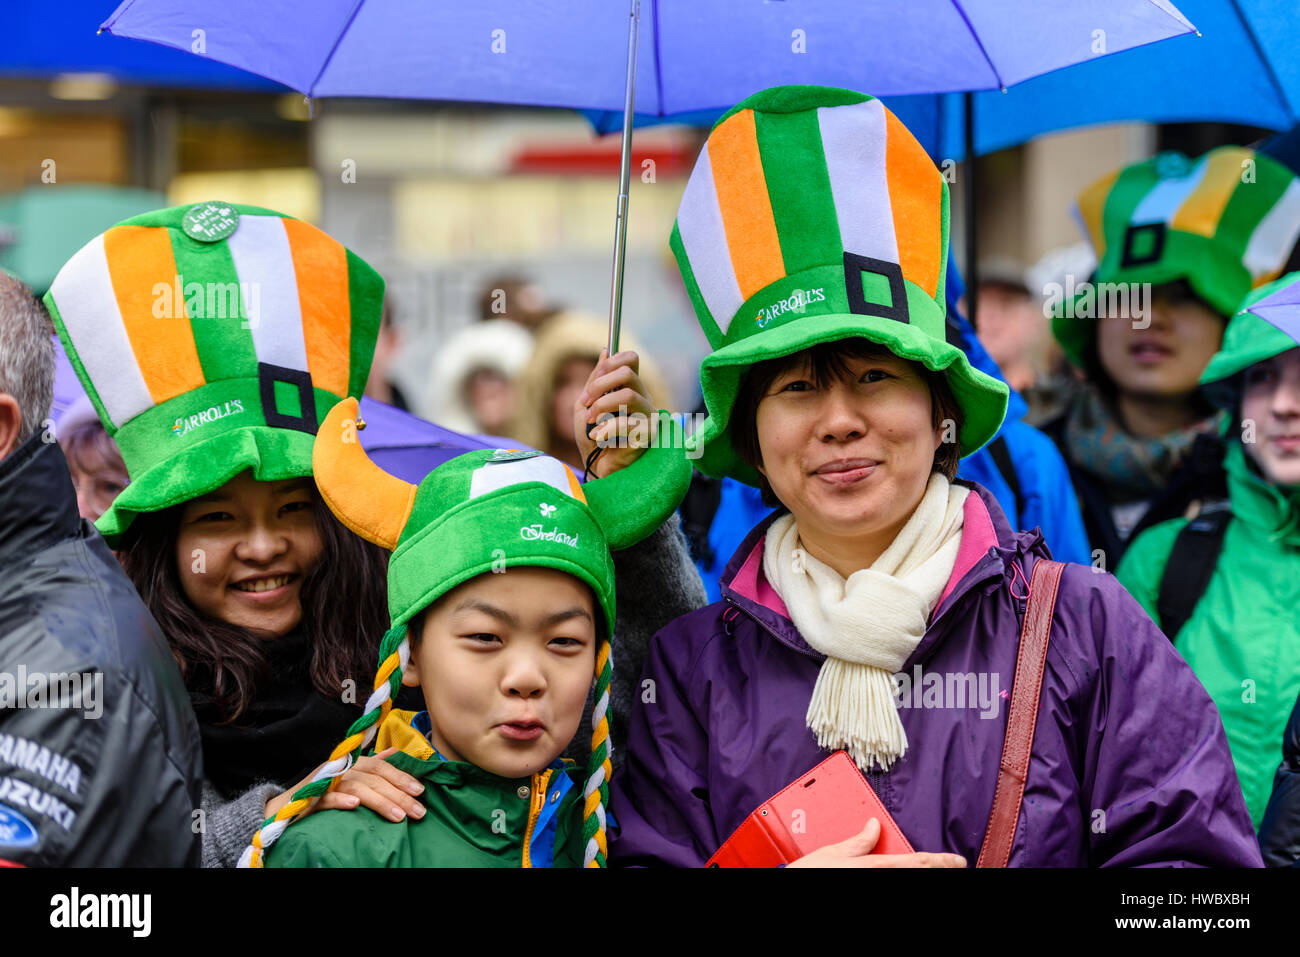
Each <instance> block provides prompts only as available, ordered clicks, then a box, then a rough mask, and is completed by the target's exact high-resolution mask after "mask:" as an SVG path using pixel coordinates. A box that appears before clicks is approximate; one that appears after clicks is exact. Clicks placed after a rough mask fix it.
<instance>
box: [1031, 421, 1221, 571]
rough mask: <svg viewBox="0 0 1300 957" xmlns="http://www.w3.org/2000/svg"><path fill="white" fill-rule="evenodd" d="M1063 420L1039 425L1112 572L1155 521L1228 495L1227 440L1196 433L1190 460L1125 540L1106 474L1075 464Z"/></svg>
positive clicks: (1086, 527)
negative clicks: (1113, 509) (1054, 449)
mask: <svg viewBox="0 0 1300 957" xmlns="http://www.w3.org/2000/svg"><path fill="white" fill-rule="evenodd" d="M1065 419H1066V414H1064V413H1063V414H1062V415H1060V416H1057V417H1056V418H1055V419H1053V420H1051V421H1050V422H1046V423H1044V424H1043V425H1042V426H1040V428H1041V429H1042V430H1043V432H1045V433H1046V434H1047V435H1048V436H1049V437H1050V438H1051V440H1052V441H1053V442H1055V443H1056V447H1057V448H1058V449H1060V450H1061V456H1062V457H1063V458H1064V459H1065V464H1066V466H1068V467H1069V470H1070V480H1071V481H1072V482H1073V483H1074V493H1075V495H1076V496H1077V497H1078V499H1079V510H1080V511H1081V512H1082V513H1083V527H1084V530H1085V531H1086V532H1087V533H1088V542H1089V544H1090V545H1091V546H1092V548H1093V550H1094V552H1095V551H1096V550H1097V549H1101V550H1102V553H1103V555H1104V556H1105V561H1106V565H1105V567H1106V568H1107V569H1109V570H1110V571H1112V572H1113V571H1114V570H1115V569H1116V568H1118V567H1119V560H1120V559H1121V558H1122V557H1123V556H1124V550H1125V549H1126V548H1128V545H1129V542H1131V541H1133V540H1134V539H1135V538H1137V537H1138V535H1140V534H1141V533H1142V532H1144V531H1146V530H1147V529H1148V528H1150V527H1151V526H1152V525H1157V524H1159V523H1160V522H1165V521H1168V520H1169V519H1171V518H1182V517H1183V516H1184V515H1185V514H1187V509H1188V507H1189V506H1190V505H1191V504H1192V503H1193V502H1196V501H1201V502H1210V501H1219V500H1223V499H1226V498H1227V497H1228V481H1227V477H1226V476H1225V474H1224V471H1223V453H1224V444H1223V439H1221V438H1219V437H1218V436H1217V435H1211V434H1209V433H1205V434H1202V435H1198V436H1197V437H1196V441H1195V442H1193V443H1192V448H1191V451H1190V452H1189V453H1188V455H1187V458H1186V459H1185V460H1184V461H1183V463H1182V464H1181V465H1180V466H1179V467H1178V468H1177V469H1176V470H1175V471H1174V474H1173V475H1171V476H1170V478H1169V484H1168V485H1166V486H1165V488H1164V489H1163V490H1162V491H1161V492H1160V494H1159V495H1156V496H1155V497H1154V498H1152V499H1151V501H1150V503H1149V504H1148V506H1147V510H1146V511H1145V512H1144V513H1143V515H1142V518H1141V520H1140V521H1139V522H1138V523H1137V525H1136V526H1134V528H1133V531H1132V533H1131V534H1130V535H1129V537H1128V538H1127V539H1121V538H1120V536H1119V531H1118V530H1117V529H1116V528H1115V520H1114V519H1113V518H1112V517H1111V511H1110V508H1111V501H1110V494H1109V489H1107V487H1106V481H1105V478H1104V477H1103V476H1100V475H1098V474H1097V473H1095V472H1093V471H1091V470H1090V469H1089V468H1088V467H1087V463H1081V462H1076V461H1075V460H1074V459H1073V458H1072V457H1071V455H1070V450H1069V448H1068V447H1067V446H1066V443H1065Z"/></svg>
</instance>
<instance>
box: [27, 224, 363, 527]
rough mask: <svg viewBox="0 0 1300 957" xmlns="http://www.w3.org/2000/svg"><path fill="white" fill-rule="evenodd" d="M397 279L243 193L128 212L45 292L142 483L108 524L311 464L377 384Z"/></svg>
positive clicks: (121, 500)
mask: <svg viewBox="0 0 1300 957" xmlns="http://www.w3.org/2000/svg"><path fill="white" fill-rule="evenodd" d="M383 298H384V281H383V279H382V278H380V276H379V274H378V273H376V272H375V271H374V270H373V269H371V268H370V266H368V265H366V263H364V262H363V261H362V260H361V259H360V258H358V257H357V256H356V255H354V254H353V253H352V252H351V251H349V250H348V249H346V248H344V247H343V246H342V245H341V244H339V243H338V242H337V241H336V240H334V239H332V238H331V237H329V236H327V235H326V234H325V233H323V232H321V231H320V230H319V229H317V228H316V227H315V226H312V225H310V224H308V223H305V222H302V221H300V220H297V219H293V218H291V217H289V216H285V215H283V214H281V213H276V212H272V211H270V210H266V209H260V208H258V207H255V206H240V205H236V204H234V203H216V202H207V203H198V204H195V205H192V206H177V207H173V208H171V209H163V210H158V211H156V212H152V213H146V214H144V215H141V216H136V217H134V218H132V219H128V220H126V221H125V222H123V223H120V224H118V225H117V226H114V227H113V228H112V229H110V230H108V231H107V232H105V233H103V234H101V235H99V236H96V237H95V238H94V239H92V240H91V241H90V242H89V243H87V244H86V245H85V246H84V247H82V249H81V250H80V251H78V252H77V253H76V255H74V256H73V257H72V259H70V260H69V261H68V262H67V264H66V265H65V266H64V267H63V268H62V269H61V270H60V271H59V274H58V275H57V276H56V277H55V279H54V282H53V283H52V284H51V286H50V290H49V292H48V293H46V295H45V302H46V305H47V306H48V307H49V310H50V315H51V316H52V317H53V319H54V324H55V328H56V330H57V331H58V335H59V339H60V340H62V342H63V347H64V349H65V350H66V351H67V354H68V358H69V359H70V360H71V362H72V366H73V368H74V369H76V372H77V376H78V378H79V379H80V380H81V384H82V386H83V387H84V388H85V390H86V392H87V394H88V395H89V396H90V399H91V401H92V402H93V403H94V406H95V410H96V411H97V412H98V413H99V418H100V420H101V421H102V422H103V423H104V428H105V429H106V430H107V431H108V434H109V435H110V436H111V437H112V438H113V439H114V441H116V443H117V446H118V448H119V449H120V450H121V452H122V458H123V460H124V461H125V462H126V467H127V472H128V473H129V475H130V477H131V484H130V485H128V486H127V488H126V490H125V491H123V492H122V494H121V495H119V496H118V497H117V499H116V501H114V503H113V505H112V507H111V508H109V510H108V511H107V512H105V513H104V514H103V515H102V516H101V517H100V519H99V521H98V522H97V523H96V524H97V525H98V527H99V529H100V531H101V532H103V533H104V537H105V538H106V539H108V541H109V544H110V545H117V544H118V540H119V539H120V537H121V535H122V534H123V533H124V532H125V531H126V529H127V527H128V526H129V525H130V524H131V522H132V520H133V519H134V518H135V516H136V515H137V514H139V513H141V512H154V511H158V510H160V509H164V508H167V507H169V506H172V505H176V504H179V503H181V502H185V501H187V500H189V499H191V498H194V497H195V496H198V495H202V494H204V493H206V492H210V491H212V490H213V489H216V488H219V487H220V486H221V485H223V484H225V483H226V482H227V481H229V480H230V479H231V478H234V477H235V476H236V475H238V474H239V473H240V472H242V471H244V470H246V469H252V470H253V474H254V476H255V477H256V478H257V479H259V480H261V481H275V480H279V479H286V478H294V477H300V476H308V475H310V474H311V451H312V443H313V441H314V439H315V433H316V428H317V424H318V422H319V421H320V420H321V419H323V418H324V416H325V413H327V412H328V411H329V409H330V408H331V407H332V406H333V405H334V404H335V403H337V402H338V401H339V400H340V399H341V398H343V397H344V396H348V395H352V396H359V395H360V394H361V392H362V390H363V389H364V388H365V384H366V377H367V375H368V373H369V371H370V361H371V358H372V356H373V353H374V348H375V338H376V336H377V335H378V331H379V319H380V311H381V309H382V306H383Z"/></svg>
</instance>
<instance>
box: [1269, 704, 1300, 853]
mask: <svg viewBox="0 0 1300 957" xmlns="http://www.w3.org/2000/svg"><path fill="white" fill-rule="evenodd" d="M1259 849H1260V852H1261V853H1262V854H1263V855H1264V866H1265V867H1300V701H1297V702H1296V704H1295V709H1294V710H1293V711H1292V712H1291V718H1290V719H1289V720H1288V721H1287V723H1286V731H1285V732H1283V734H1282V765H1281V766H1280V767H1279V768H1278V769H1277V777H1276V778H1274V779H1273V794H1272V796H1271V797H1270V798H1269V799H1268V808H1267V809H1266V810H1265V811H1264V819H1263V820H1262V821H1260V822H1259Z"/></svg>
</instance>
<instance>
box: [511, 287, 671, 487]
mask: <svg viewBox="0 0 1300 957" xmlns="http://www.w3.org/2000/svg"><path fill="white" fill-rule="evenodd" d="M607 335H608V329H607V326H606V323H605V322H604V321H602V320H600V319H596V318H593V317H590V316H586V315H583V314H581V313H576V312H567V313H561V314H560V315H557V316H556V317H555V318H553V319H551V320H550V321H548V322H547V323H546V325H544V326H543V327H542V329H541V331H540V332H539V333H538V334H537V339H536V341H535V343H534V345H533V354H532V355H531V356H530V357H529V360H528V365H527V366H525V368H524V371H523V372H522V373H521V374H520V376H519V378H518V380H517V391H516V397H515V417H514V421H513V422H512V423H511V426H510V428H509V430H508V432H507V433H506V434H507V435H509V436H510V437H511V438H514V439H518V440H519V441H520V442H523V443H524V444H525V445H529V446H531V447H532V448H535V449H538V450H540V451H542V452H545V453H546V454H547V455H550V456H551V457H553V458H557V459H559V460H560V461H561V462H564V463H566V464H567V465H569V466H570V467H571V468H573V469H574V470H575V471H576V472H577V473H578V474H579V475H581V474H582V472H583V467H584V465H585V463H584V462H583V461H582V459H581V458H580V457H579V455H578V449H577V447H576V446H575V445H574V431H573V430H574V421H573V407H574V403H575V402H576V400H577V398H578V395H579V394H580V393H581V392H582V390H583V388H584V386H585V385H586V383H587V380H588V378H589V377H590V376H591V373H592V370H593V369H595V367H596V363H597V362H598V361H600V358H601V344H602V343H604V342H605V341H606V338H607ZM620 348H621V352H635V353H637V354H638V356H639V362H640V364H639V374H640V378H641V381H642V382H643V383H644V385H645V393H646V394H648V395H650V396H654V397H655V398H656V399H658V400H659V401H660V402H663V403H665V404H668V403H667V396H668V390H667V387H666V386H665V385H664V383H663V380H662V378H661V377H660V376H659V373H658V370H657V369H656V368H655V366H654V363H653V361H652V360H651V359H650V358H649V357H648V356H646V354H645V352H644V350H642V349H641V348H640V347H639V346H638V345H637V342H636V340H635V339H634V338H633V337H631V336H629V335H628V334H627V333H626V331H624V333H623V338H622V342H621V343H620ZM620 354H621V353H620ZM632 396H633V393H632V392H628V393H627V395H626V398H628V399H629V400H631V398H632Z"/></svg>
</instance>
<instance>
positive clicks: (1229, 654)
mask: <svg viewBox="0 0 1300 957" xmlns="http://www.w3.org/2000/svg"><path fill="white" fill-rule="evenodd" d="M1224 467H1225V469H1226V470H1227V474H1228V497H1229V500H1230V501H1231V503H1232V519H1231V521H1230V522H1229V523H1228V525H1227V529H1226V531H1225V534H1224V539H1223V552H1222V553H1221V554H1220V556H1219V560H1218V563H1217V564H1216V566H1215V569H1214V575H1213V577H1212V578H1211V579H1210V583H1209V585H1208V587H1207V588H1206V590H1205V593H1204V594H1203V595H1202V596H1201V598H1200V601H1198V602H1197V604H1196V608H1195V610H1194V611H1193V612H1192V615H1191V617H1190V618H1189V619H1188V620H1187V624H1186V625H1184V626H1183V628H1182V630H1181V631H1179V633H1178V634H1177V635H1176V636H1174V647H1175V648H1176V649H1177V650H1178V651H1179V652H1181V653H1182V656H1183V658H1184V659H1185V660H1186V661H1187V663H1188V664H1189V665H1191V667H1192V670H1193V671H1194V672H1196V676H1197V677H1198V678H1200V680H1201V683H1202V684H1203V685H1204V686H1205V690H1206V691H1208V692H1209V693H1210V697H1211V698H1213V699H1214V703H1215V704H1216V705H1217V706H1218V708H1219V714H1220V716H1221V717H1222V718H1223V727H1224V730H1225V731H1226V732H1227V734H1228V744H1229V746H1230V747H1231V749H1232V759H1233V762H1234V763H1235V764H1236V766H1237V777H1238V779H1239V781H1240V782H1241V788H1242V791H1243V792H1244V793H1245V797H1246V807H1247V808H1248V809H1249V811H1250V818H1251V821H1253V822H1254V824H1255V827H1256V828H1258V827H1259V822H1260V819H1261V818H1262V817H1263V816H1264V808H1265V807H1266V806H1267V804H1268V797H1269V793H1270V791H1271V790H1272V786H1273V775H1274V773H1275V772H1276V771H1277V768H1278V765H1279V764H1280V763H1281V761H1282V732H1283V730H1284V729H1285V727H1286V722H1287V717H1288V716H1289V715H1290V714H1291V709H1292V708H1294V707H1295V703H1296V697H1297V695H1300V616H1297V613H1296V609H1297V608H1300V489H1285V488H1281V487H1279V486H1276V485H1273V484H1272V483H1270V482H1267V481H1266V480H1265V479H1264V478H1262V477H1261V476H1260V474H1259V472H1258V471H1257V470H1256V469H1255V468H1254V466H1252V465H1250V464H1248V462H1247V458H1246V455H1245V453H1244V452H1243V450H1242V446H1241V443H1240V442H1238V441H1235V440H1230V441H1229V443H1228V453H1227V456H1226V457H1225V460H1224ZM1187 521H1188V520H1187V519H1174V520H1172V521H1168V522H1162V523H1161V524H1159V525H1155V526H1152V527H1151V528H1150V529H1148V530H1147V531H1146V532H1144V533H1142V534H1141V535H1139V536H1138V538H1137V540H1136V541H1134V542H1133V544H1132V545H1131V546H1130V547H1129V550H1128V551H1127V552H1126V553H1125V555H1124V559H1123V561H1122V562H1121V563H1120V566H1119V569H1118V571H1117V573H1116V574H1117V576H1118V577H1119V580H1120V582H1121V583H1122V584H1123V585H1124V587H1126V588H1127V589H1128V590H1129V592H1130V593H1131V594H1132V595H1133V597H1134V598H1136V599H1137V600H1138V601H1139V602H1140V603H1141V604H1142V607H1143V608H1145V609H1146V611H1147V614H1149V615H1150V616H1151V618H1152V620H1153V621H1155V623H1156V624H1158V625H1159V624H1160V618H1159V616H1158V613H1157V611H1156V597H1157V595H1158V594H1159V591H1160V580H1161V578H1162V577H1163V576H1164V572H1165V565H1166V564H1167V562H1168V561H1169V553H1170V551H1171V550H1172V548H1173V544H1174V539H1175V538H1176V537H1177V535H1178V533H1179V532H1180V531H1181V530H1182V529H1183V527H1184V526H1185V525H1186V524H1187Z"/></svg>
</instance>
